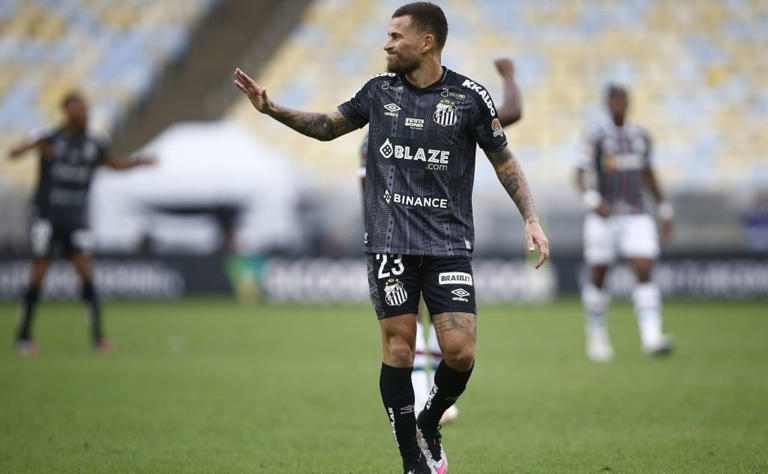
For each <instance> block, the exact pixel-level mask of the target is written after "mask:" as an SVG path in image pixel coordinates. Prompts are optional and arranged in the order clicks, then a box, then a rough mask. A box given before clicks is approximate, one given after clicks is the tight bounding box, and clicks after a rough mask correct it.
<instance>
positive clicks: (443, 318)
mask: <svg viewBox="0 0 768 474" xmlns="http://www.w3.org/2000/svg"><path fill="white" fill-rule="evenodd" d="M432 324H434V325H435V331H436V332H439V333H443V332H447V331H454V330H455V331H459V332H463V333H465V334H471V335H473V336H474V335H477V315H476V314H472V313H441V314H436V315H435V317H434V318H433V319H432Z"/></svg>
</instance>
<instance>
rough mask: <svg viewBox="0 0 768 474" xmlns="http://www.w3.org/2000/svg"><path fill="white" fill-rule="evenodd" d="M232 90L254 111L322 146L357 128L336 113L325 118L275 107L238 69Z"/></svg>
mask: <svg viewBox="0 0 768 474" xmlns="http://www.w3.org/2000/svg"><path fill="white" fill-rule="evenodd" d="M235 86H236V87H237V88H238V89H240V90H241V91H242V92H243V93H244V94H245V95H246V96H248V100H250V101H251V104H253V107H254V108H255V109H256V110H258V111H259V112H261V113H263V114H266V115H269V116H270V117H272V118H274V119H275V120H277V121H278V122H280V123H283V124H285V125H287V126H289V127H291V128H292V129H294V130H296V131H297V132H299V133H301V134H302V135H306V136H308V137H312V138H315V139H317V140H320V141H324V142H325V141H330V140H333V139H334V138H337V137H340V136H342V135H344V134H346V133H349V132H351V131H352V130H354V129H356V128H358V127H356V126H355V125H353V124H352V123H351V122H350V121H349V120H347V119H346V118H345V117H344V115H342V114H341V112H339V110H338V109H334V110H333V111H331V112H330V113H327V114H325V113H314V112H302V111H300V110H293V109H289V108H288V107H282V106H280V105H277V104H275V103H274V102H272V101H271V100H270V99H269V96H268V95H267V90H266V89H264V88H263V87H260V86H259V85H258V84H256V81H254V80H253V79H252V78H251V77H250V76H248V74H246V73H245V72H243V71H242V70H241V69H240V68H237V69H235Z"/></svg>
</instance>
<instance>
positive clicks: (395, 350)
mask: <svg viewBox="0 0 768 474" xmlns="http://www.w3.org/2000/svg"><path fill="white" fill-rule="evenodd" d="M414 355H415V350H414V347H413V346H412V345H411V344H409V343H408V341H406V340H405V339H404V338H400V337H391V338H388V339H387V340H386V341H385V342H384V362H385V363H387V364H388V365H391V366H392V367H412V366H413V358H414Z"/></svg>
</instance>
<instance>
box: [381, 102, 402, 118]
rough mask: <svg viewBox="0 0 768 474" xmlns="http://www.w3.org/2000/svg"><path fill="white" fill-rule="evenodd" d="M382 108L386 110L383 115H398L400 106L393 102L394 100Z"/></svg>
mask: <svg viewBox="0 0 768 474" xmlns="http://www.w3.org/2000/svg"><path fill="white" fill-rule="evenodd" d="M384 108H385V109H386V110H387V112H384V115H387V116H389V117H398V116H399V115H400V114H399V112H400V110H401V109H400V106H399V105H397V104H395V103H394V102H391V103H389V104H387V105H385V106H384Z"/></svg>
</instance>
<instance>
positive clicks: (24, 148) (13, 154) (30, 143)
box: [8, 138, 45, 160]
mask: <svg viewBox="0 0 768 474" xmlns="http://www.w3.org/2000/svg"><path fill="white" fill-rule="evenodd" d="M44 142H45V140H44V139H42V138H39V139H36V140H26V141H24V142H22V143H19V144H18V145H16V146H15V147H13V148H11V149H10V150H9V151H8V158H10V159H11V160H15V159H18V158H20V157H21V156H23V155H24V153H26V152H28V151H30V150H34V149H35V148H39V147H40V146H42V144H43V143H44Z"/></svg>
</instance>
